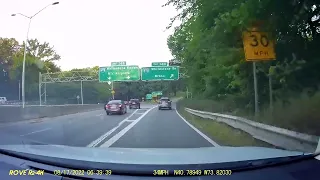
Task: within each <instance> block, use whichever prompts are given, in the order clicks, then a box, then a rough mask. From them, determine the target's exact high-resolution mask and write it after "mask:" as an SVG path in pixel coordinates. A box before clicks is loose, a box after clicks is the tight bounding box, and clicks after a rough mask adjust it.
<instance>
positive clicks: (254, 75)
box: [252, 62, 259, 117]
mask: <svg viewBox="0 0 320 180" xmlns="http://www.w3.org/2000/svg"><path fill="white" fill-rule="evenodd" d="M252 67H253V86H254V115H255V117H258V114H259V100H258V81H257V72H256V69H257V67H256V62H253V63H252Z"/></svg>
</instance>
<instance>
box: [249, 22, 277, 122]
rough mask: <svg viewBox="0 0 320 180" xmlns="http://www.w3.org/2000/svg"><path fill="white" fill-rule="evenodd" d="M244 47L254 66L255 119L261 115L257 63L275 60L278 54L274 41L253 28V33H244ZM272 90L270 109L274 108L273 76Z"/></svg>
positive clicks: (264, 33)
mask: <svg viewBox="0 0 320 180" xmlns="http://www.w3.org/2000/svg"><path fill="white" fill-rule="evenodd" d="M243 46H244V53H245V58H246V61H252V62H253V64H252V66H253V84H254V108H255V117H256V118H257V117H258V115H259V99H258V80H257V72H256V70H257V67H256V62H257V61H269V60H275V59H276V54H275V50H274V41H273V40H271V39H270V38H269V34H268V33H267V32H262V31H257V28H252V29H251V31H246V32H244V33H243ZM269 88H270V90H269V91H270V107H271V106H272V86H271V76H269Z"/></svg>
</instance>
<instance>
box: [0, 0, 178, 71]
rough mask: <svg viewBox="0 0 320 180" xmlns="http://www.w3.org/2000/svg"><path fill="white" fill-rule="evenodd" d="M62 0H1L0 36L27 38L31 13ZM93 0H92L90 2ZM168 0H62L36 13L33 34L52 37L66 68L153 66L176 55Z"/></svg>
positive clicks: (47, 39)
mask: <svg viewBox="0 0 320 180" xmlns="http://www.w3.org/2000/svg"><path fill="white" fill-rule="evenodd" d="M56 1H57V0H0V2H1V11H0V22H1V24H2V26H1V28H0V36H1V37H7V38H16V39H17V40H18V41H19V42H22V41H24V40H25V39H26V34H27V27H28V19H27V18H25V17H23V16H11V14H13V13H22V14H25V15H27V16H32V15H33V14H35V13H36V12H38V11H39V10H40V9H42V8H43V7H45V6H46V5H48V4H52V3H53V2H56ZM89 2H90V3H89ZM166 2H167V0H92V1H79V0H60V1H59V4H58V5H54V6H49V7H48V8H46V9H45V10H44V11H42V12H41V13H39V14H38V15H37V16H35V17H34V18H33V19H32V22H31V26H30V32H29V38H37V39H38V40H40V42H49V43H50V45H51V46H54V49H55V50H56V51H57V53H58V54H59V55H60V56H61V60H59V61H58V62H57V64H58V65H59V66H60V67H61V69H62V70H70V69H72V68H85V67H93V66H110V64H111V62H117V61H126V62H127V65H139V66H140V67H143V66H150V65H151V62H168V61H169V60H170V59H172V56H171V53H170V50H169V49H168V47H167V37H168V36H169V35H170V34H172V33H173V30H172V29H170V30H166V26H167V25H168V24H169V23H170V18H172V17H174V16H175V15H176V14H177V12H176V10H175V9H174V7H161V5H163V4H165V3H166Z"/></svg>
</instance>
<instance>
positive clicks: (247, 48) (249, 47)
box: [243, 31, 276, 61]
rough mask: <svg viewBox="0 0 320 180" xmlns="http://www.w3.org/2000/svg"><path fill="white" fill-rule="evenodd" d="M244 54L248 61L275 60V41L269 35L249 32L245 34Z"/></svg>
mask: <svg viewBox="0 0 320 180" xmlns="http://www.w3.org/2000/svg"><path fill="white" fill-rule="evenodd" d="M243 46H244V53H245V57H246V60H247V61H264V60H275V59H276V54H275V51H274V41H273V40H271V38H269V36H268V33H266V32H258V31H251V32H250V31H249V32H244V33H243Z"/></svg>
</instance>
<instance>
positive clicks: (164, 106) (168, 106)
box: [158, 97, 172, 110]
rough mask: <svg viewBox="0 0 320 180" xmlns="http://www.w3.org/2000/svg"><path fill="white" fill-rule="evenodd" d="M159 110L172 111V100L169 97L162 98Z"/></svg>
mask: <svg viewBox="0 0 320 180" xmlns="http://www.w3.org/2000/svg"><path fill="white" fill-rule="evenodd" d="M158 109H159V110H161V109H169V110H171V109H172V107H171V100H170V99H169V98H168V97H162V98H161V99H160V100H159V105H158Z"/></svg>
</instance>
